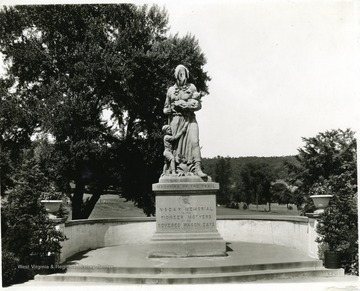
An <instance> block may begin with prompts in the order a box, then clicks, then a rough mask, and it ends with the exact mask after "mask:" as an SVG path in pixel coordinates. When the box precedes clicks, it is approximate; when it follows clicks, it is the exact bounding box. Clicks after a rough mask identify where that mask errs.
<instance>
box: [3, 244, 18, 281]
mask: <svg viewBox="0 0 360 291" xmlns="http://www.w3.org/2000/svg"><path fill="white" fill-rule="evenodd" d="M1 262H2V284H3V287H6V286H9V285H11V284H13V283H14V281H15V278H16V276H17V274H18V265H19V259H18V258H16V257H15V255H14V254H13V253H11V252H9V251H6V250H3V252H2V256H1Z"/></svg>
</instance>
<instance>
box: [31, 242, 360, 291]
mask: <svg viewBox="0 0 360 291" xmlns="http://www.w3.org/2000/svg"><path fill="white" fill-rule="evenodd" d="M228 249H229V251H228V256H226V257H193V258H191V257H190V258H149V257H148V254H149V244H147V245H136V244H133V245H121V246H114V247H106V248H100V249H97V250H90V251H88V252H86V253H81V254H79V255H77V256H74V257H73V258H71V259H69V260H68V261H67V262H66V263H64V265H63V266H64V267H65V270H66V271H65V270H64V272H65V273H58V274H52V275H37V276H36V277H35V280H34V282H33V285H38V286H44V287H45V286H47V285H48V284H50V283H58V284H64V283H66V282H72V283H73V284H75V283H77V284H102V285H104V284H215V283H222V284H223V283H240V282H254V281H257V282H261V281H265V282H269V283H273V282H274V281H275V282H276V281H279V280H284V279H291V281H290V282H291V283H296V282H299V281H300V282H301V281H302V282H314V281H315V280H318V281H319V282H322V281H327V282H336V281H339V280H346V277H344V270H343V269H325V268H324V267H323V266H322V262H321V261H320V260H316V259H313V258H310V257H308V256H307V254H306V253H302V252H300V251H298V250H296V249H293V248H289V247H282V246H276V245H269V244H255V243H235V242H233V243H228ZM356 278H358V277H356ZM356 278H355V279H356ZM280 282H281V281H280ZM346 286H347V285H346ZM287 288H288V287H287ZM275 289H276V288H275ZM305 289H306V288H305ZM286 290H289V289H286ZM321 290H323V289H321Z"/></svg>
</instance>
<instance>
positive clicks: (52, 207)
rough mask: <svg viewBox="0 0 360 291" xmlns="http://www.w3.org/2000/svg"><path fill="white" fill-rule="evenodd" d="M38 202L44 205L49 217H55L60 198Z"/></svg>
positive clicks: (60, 201)
mask: <svg viewBox="0 0 360 291" xmlns="http://www.w3.org/2000/svg"><path fill="white" fill-rule="evenodd" d="M40 202H41V204H42V205H43V206H44V207H45V210H46V211H47V213H48V214H49V216H50V218H56V213H57V212H58V211H59V209H60V205H61V203H62V200H41V201H40Z"/></svg>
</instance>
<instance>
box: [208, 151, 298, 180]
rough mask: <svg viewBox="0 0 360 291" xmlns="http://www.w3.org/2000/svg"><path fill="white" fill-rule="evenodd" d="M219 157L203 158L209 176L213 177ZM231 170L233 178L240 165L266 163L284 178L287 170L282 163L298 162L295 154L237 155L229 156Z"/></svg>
mask: <svg viewBox="0 0 360 291" xmlns="http://www.w3.org/2000/svg"><path fill="white" fill-rule="evenodd" d="M220 158H221V157H216V158H203V159H202V164H203V166H204V171H205V173H206V174H208V175H210V176H211V177H215V165H216V163H217V161H218V160H219V159H220ZM227 158H229V159H230V165H231V172H232V177H231V178H233V179H236V177H238V176H239V174H240V171H241V169H242V167H243V166H244V165H245V164H247V163H266V164H268V165H269V166H270V167H271V168H273V169H274V174H275V175H276V177H277V178H278V179H285V178H286V177H287V171H286V168H285V167H284V163H285V162H287V163H291V164H298V163H299V162H298V161H297V160H296V158H295V156H282V157H238V158H230V157H227Z"/></svg>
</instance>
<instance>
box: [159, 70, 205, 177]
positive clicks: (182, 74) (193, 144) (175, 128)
mask: <svg viewBox="0 0 360 291" xmlns="http://www.w3.org/2000/svg"><path fill="white" fill-rule="evenodd" d="M188 78H189V70H188V69H187V68H186V67H185V66H183V65H178V66H177V67H176V69H175V79H176V83H175V84H174V85H173V86H171V87H170V88H169V89H168V91H167V94H166V100H165V105H164V113H165V114H166V115H168V117H169V126H170V128H171V132H172V134H173V135H174V136H177V135H178V134H179V133H180V132H182V131H183V130H184V129H185V132H184V133H183V134H182V135H181V136H180V138H178V139H177V140H174V144H173V149H174V158H175V161H176V163H180V162H181V163H186V164H188V165H191V164H193V166H194V167H193V168H194V173H195V174H196V175H198V176H199V177H201V178H205V177H207V175H206V174H205V173H203V171H202V170H201V154H200V146H199V127H198V124H197V121H196V117H195V111H198V110H200V109H201V97H202V96H203V95H204V94H203V93H202V92H200V93H199V92H197V90H196V87H195V85H193V84H191V83H187V80H188Z"/></svg>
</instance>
